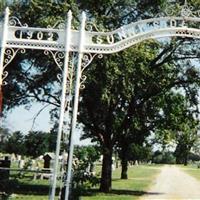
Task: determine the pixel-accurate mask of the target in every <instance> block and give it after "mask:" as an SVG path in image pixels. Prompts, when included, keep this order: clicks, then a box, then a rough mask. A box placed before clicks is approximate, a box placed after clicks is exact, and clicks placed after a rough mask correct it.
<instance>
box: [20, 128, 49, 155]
mask: <svg viewBox="0 0 200 200" xmlns="http://www.w3.org/2000/svg"><path fill="white" fill-rule="evenodd" d="M49 137H50V134H49V133H46V132H41V131H30V132H29V133H28V135H25V137H24V145H25V148H26V155H28V156H32V157H33V158H36V157H38V156H40V155H43V154H44V153H45V152H49Z"/></svg>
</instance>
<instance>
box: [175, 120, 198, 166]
mask: <svg viewBox="0 0 200 200" xmlns="http://www.w3.org/2000/svg"><path fill="white" fill-rule="evenodd" d="M198 128H199V126H197V124H195V125H194V124H192V123H191V121H190V122H189V123H188V124H187V123H184V124H182V128H181V130H180V131H179V132H178V133H177V137H176V141H177V146H176V150H175V152H174V154H175V156H176V163H177V164H184V165H187V164H188V156H189V154H190V150H191V149H192V147H193V146H194V144H195V142H196V141H197V139H198V135H197V132H198Z"/></svg>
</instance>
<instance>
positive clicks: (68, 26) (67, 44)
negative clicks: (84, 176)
mask: <svg viewBox="0 0 200 200" xmlns="http://www.w3.org/2000/svg"><path fill="white" fill-rule="evenodd" d="M71 21H72V12H71V11H69V12H68V14H67V24H66V29H65V33H66V35H65V61H64V69H63V73H62V78H63V80H62V94H61V105H60V116H59V126H58V134H57V142H56V155H55V161H54V169H53V180H52V188H51V193H50V197H49V199H50V200H54V198H55V195H56V183H57V172H58V164H59V163H58V162H59V154H60V144H61V136H62V130H63V122H64V113H65V101H66V90H67V77H68V63H69V51H70V41H71Z"/></svg>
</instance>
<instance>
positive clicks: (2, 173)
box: [0, 156, 11, 180]
mask: <svg viewBox="0 0 200 200" xmlns="http://www.w3.org/2000/svg"><path fill="white" fill-rule="evenodd" d="M10 164H11V162H10V160H9V158H8V156H6V157H5V159H4V160H0V167H1V168H8V169H0V180H8V179H9V176H10V170H9V168H10Z"/></svg>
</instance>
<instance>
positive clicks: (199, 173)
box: [180, 165, 200, 181]
mask: <svg viewBox="0 0 200 200" xmlns="http://www.w3.org/2000/svg"><path fill="white" fill-rule="evenodd" d="M180 168H181V169H182V170H184V171H185V172H186V173H188V174H189V175H191V176H193V177H195V178H196V179H198V180H199V181H200V168H197V165H187V166H182V165H181V166H180Z"/></svg>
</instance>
